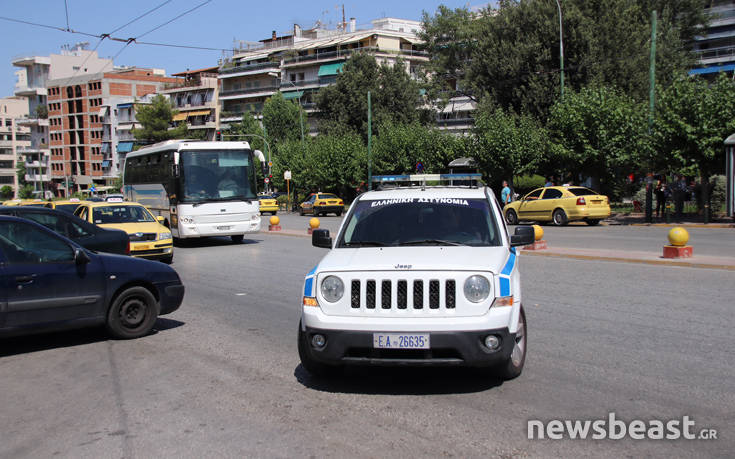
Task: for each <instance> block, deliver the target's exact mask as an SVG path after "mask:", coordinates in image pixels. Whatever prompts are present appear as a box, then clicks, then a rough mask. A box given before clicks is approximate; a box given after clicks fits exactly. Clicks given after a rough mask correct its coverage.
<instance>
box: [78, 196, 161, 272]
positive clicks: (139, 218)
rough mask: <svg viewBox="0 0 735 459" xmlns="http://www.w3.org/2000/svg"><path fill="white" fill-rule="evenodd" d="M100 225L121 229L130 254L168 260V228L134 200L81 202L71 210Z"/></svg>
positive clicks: (82, 217)
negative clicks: (126, 239) (128, 244)
mask: <svg viewBox="0 0 735 459" xmlns="http://www.w3.org/2000/svg"><path fill="white" fill-rule="evenodd" d="M74 215H76V216H77V217H79V218H81V219H82V220H85V221H87V222H89V223H93V224H95V225H99V226H101V227H102V228H114V229H119V230H123V231H125V232H126V233H128V236H129V237H130V255H132V256H134V257H143V258H151V259H155V260H161V261H162V262H164V263H171V262H173V259H174V240H173V238H172V236H171V230H170V229H169V228H166V227H165V226H163V225H162V224H161V223H162V221H163V217H159V218H158V219H157V218H156V217H154V216H153V214H152V213H151V212H150V211H149V210H148V209H146V208H145V206H143V205H141V204H138V203H137V202H85V203H83V204H82V205H80V206H79V208H78V209H77V210H76V212H75V213H74Z"/></svg>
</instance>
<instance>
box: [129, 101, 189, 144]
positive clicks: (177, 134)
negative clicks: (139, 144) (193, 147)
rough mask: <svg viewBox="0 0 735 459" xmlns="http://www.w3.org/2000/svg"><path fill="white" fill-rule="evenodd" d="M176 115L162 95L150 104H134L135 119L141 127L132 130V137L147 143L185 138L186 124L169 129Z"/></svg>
mask: <svg viewBox="0 0 735 459" xmlns="http://www.w3.org/2000/svg"><path fill="white" fill-rule="evenodd" d="M177 113H178V111H176V110H174V109H173V107H172V105H171V103H170V102H169V100H168V99H167V98H166V97H165V96H163V95H162V94H158V95H156V96H155V97H154V98H153V99H152V100H151V103H150V104H135V117H136V119H137V120H138V122H139V123H140V124H141V125H142V126H143V127H142V128H141V129H133V135H134V136H135V138H136V139H137V140H140V141H143V142H147V143H155V142H162V141H164V140H169V139H183V138H186V133H187V127H186V122H180V123H179V124H178V125H177V126H176V127H175V128H173V129H169V126H170V125H171V122H172V120H173V116H174V115H175V114H177Z"/></svg>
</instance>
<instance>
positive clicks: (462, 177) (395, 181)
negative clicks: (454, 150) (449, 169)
mask: <svg viewBox="0 0 735 459" xmlns="http://www.w3.org/2000/svg"><path fill="white" fill-rule="evenodd" d="M454 181H469V182H471V185H475V186H476V185H478V184H481V183H482V174H410V175H374V176H373V182H374V183H380V184H384V185H404V186H410V185H412V184H414V183H416V182H417V184H419V185H421V186H424V187H425V186H426V182H449V183H448V185H465V186H466V185H467V183H457V184H454V183H453V182H454Z"/></svg>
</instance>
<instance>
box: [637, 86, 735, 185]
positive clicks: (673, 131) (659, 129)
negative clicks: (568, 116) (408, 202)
mask: <svg viewBox="0 0 735 459" xmlns="http://www.w3.org/2000/svg"><path fill="white" fill-rule="evenodd" d="M733 132H735V84H733V82H732V81H731V80H730V79H729V78H727V77H726V76H725V75H724V74H721V75H720V76H719V77H718V78H717V80H716V81H715V82H714V83H713V84H710V83H708V82H707V81H706V80H703V79H701V78H699V77H688V76H681V77H679V78H677V79H676V80H674V82H673V83H672V84H671V85H669V86H668V87H659V90H658V93H657V106H656V118H655V123H654V135H653V137H654V142H653V145H654V148H655V156H654V157H653V159H652V161H651V162H652V165H653V166H654V167H657V168H659V169H663V170H667V171H671V172H678V173H682V174H686V175H694V174H695V173H698V174H699V175H700V176H701V178H702V183H705V184H706V183H707V182H708V179H709V177H710V176H711V175H713V174H717V173H722V172H723V171H724V164H725V159H724V146H723V142H724V141H725V139H726V138H727V137H728V136H729V135H730V134H732V133H733Z"/></svg>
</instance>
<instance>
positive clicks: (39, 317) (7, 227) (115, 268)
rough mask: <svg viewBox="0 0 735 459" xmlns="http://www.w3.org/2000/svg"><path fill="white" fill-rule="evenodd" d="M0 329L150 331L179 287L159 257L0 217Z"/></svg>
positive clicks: (180, 293)
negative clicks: (85, 242)
mask: <svg viewBox="0 0 735 459" xmlns="http://www.w3.org/2000/svg"><path fill="white" fill-rule="evenodd" d="M0 285H1V286H2V288H0V305H2V306H3V307H2V308H0V335H2V336H8V335H14V334H22V333H27V332H31V331H39V330H49V329H59V328H75V327H82V326H94V325H102V324H104V325H105V326H106V327H107V330H108V332H109V333H110V334H111V335H112V336H114V337H116V338H121V339H128V338H138V337H141V336H144V335H146V334H148V333H149V332H150V331H151V329H152V328H153V326H154V324H155V322H156V318H157V317H158V316H159V315H163V314H170V313H171V312H173V311H175V310H176V309H178V308H179V306H180V305H181V301H182V299H183V297H184V285H183V284H182V283H181V279H180V278H179V276H178V274H177V273H176V271H174V270H173V269H172V268H171V267H169V266H166V265H164V264H161V263H156V262H152V261H149V260H142V259H137V258H133V257H126V256H121V255H114V254H108V253H95V252H92V251H89V250H87V249H85V248H83V247H82V246H80V245H78V244H77V243H75V242H74V241H72V240H70V239H67V238H65V237H63V236H61V235H59V234H57V233H55V232H53V231H51V230H49V229H48V228H46V227H44V226H43V225H40V224H38V223H35V222H32V221H30V220H26V219H22V218H17V217H12V216H5V215H2V216H0Z"/></svg>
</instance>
